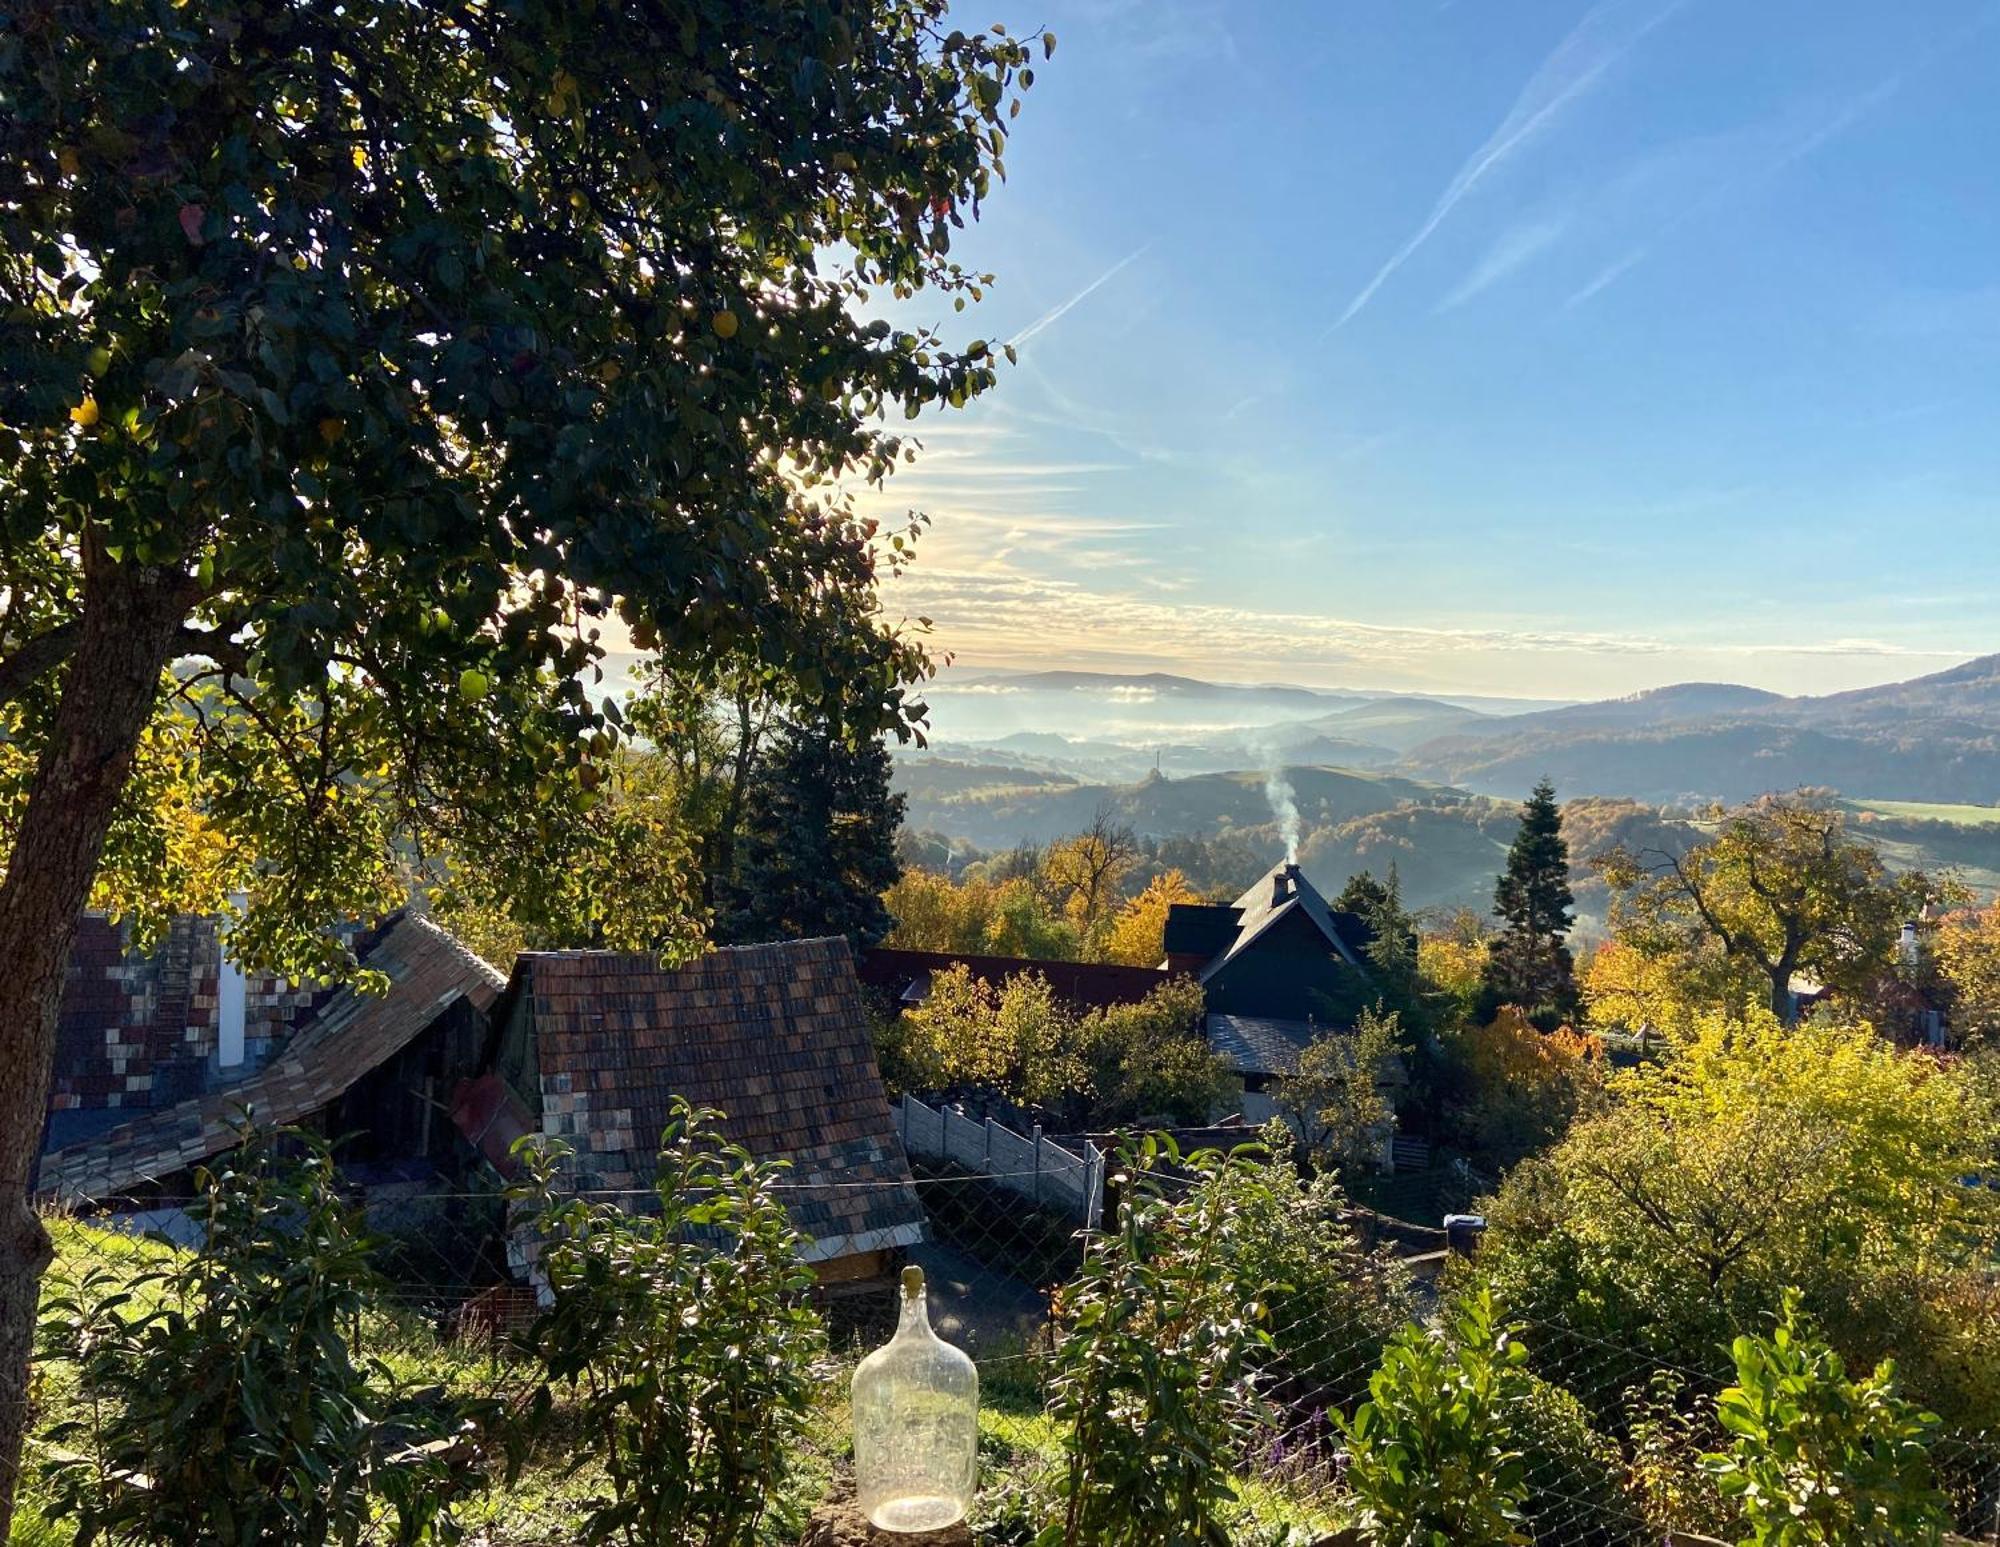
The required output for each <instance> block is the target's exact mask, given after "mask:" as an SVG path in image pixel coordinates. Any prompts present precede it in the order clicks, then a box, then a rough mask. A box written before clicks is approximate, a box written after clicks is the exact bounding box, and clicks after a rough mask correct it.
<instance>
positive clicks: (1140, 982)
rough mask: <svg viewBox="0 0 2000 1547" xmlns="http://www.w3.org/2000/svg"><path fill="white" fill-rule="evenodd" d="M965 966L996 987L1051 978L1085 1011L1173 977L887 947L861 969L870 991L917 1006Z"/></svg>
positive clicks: (865, 956)
mask: <svg viewBox="0 0 2000 1547" xmlns="http://www.w3.org/2000/svg"><path fill="white" fill-rule="evenodd" d="M960 964H962V965H963V966H964V967H965V970H966V971H967V972H969V973H971V974H972V975H973V976H974V977H975V978H978V979H980V980H981V981H982V982H986V983H991V984H992V985H993V986H994V987H995V988H998V987H999V986H1000V985H1001V984H1002V983H1004V982H1006V980H1007V979H1008V978H1011V977H1015V976H1017V975H1018V974H1020V973H1023V972H1034V973H1039V974H1041V976H1042V977H1044V978H1046V979H1047V980H1048V984H1049V987H1050V988H1051V989H1052V990H1054V992H1055V995H1056V997H1057V998H1058V999H1062V1000H1065V1001H1067V1002H1068V1003H1070V1004H1072V1005H1075V1006H1077V1007H1078V1008H1080V1009H1085V1010H1096V1009H1102V1008H1103V1007H1104V1006H1106V1005H1114V1004H1136V1003H1137V1002H1138V1001H1139V1000H1141V999H1144V998H1145V997H1146V996H1147V995H1148V994H1150V993H1151V992H1152V991H1153V990H1154V989H1156V988H1158V987H1159V986H1160V985H1161V984H1163V983H1165V982H1166V981H1167V974H1166V973H1164V972H1162V971H1161V970H1160V969H1159V968H1158V967H1128V966H1122V965H1120V964H1118V963H1116V962H1059V961H1037V960H1034V959H1031V958H1029V957H1025V956H969V955H967V954H965V953H964V952H962V951H905V950H898V949H894V948H891V947H887V946H877V947H876V948H875V949H874V950H872V951H866V952H863V953H862V956H861V960H860V962H859V964H858V965H857V967H856V969H855V970H856V972H857V973H858V974H859V976H860V978H861V981H862V982H864V983H866V984H867V985H868V986H869V987H871V988H880V989H885V990H887V991H888V992H889V994H890V995H891V996H892V997H895V998H897V999H904V1000H907V1001H909V1002H911V1003H915V1002H918V1001H920V1000H922V998H923V997H924V995H925V994H927V993H928V992H929V991H930V976H931V974H933V973H937V972H943V971H944V970H945V969H947V968H949V967H952V966H955V965H960ZM913 989H915V990H916V992H914V993H913V992H912V990H913Z"/></svg>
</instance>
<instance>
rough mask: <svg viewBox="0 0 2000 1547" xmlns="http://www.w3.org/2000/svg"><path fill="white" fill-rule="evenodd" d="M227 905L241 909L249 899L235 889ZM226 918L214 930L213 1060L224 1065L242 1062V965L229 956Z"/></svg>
mask: <svg viewBox="0 0 2000 1547" xmlns="http://www.w3.org/2000/svg"><path fill="white" fill-rule="evenodd" d="M229 901H230V905H231V906H232V907H233V908H234V909H235V910H236V911H237V912H241V911H242V910H243V908H244V907H245V906H246V905H247V904H248V903H249V901H250V899H249V898H247V897H245V896H244V895H243V894H242V893H241V892H234V893H232V894H231V895H230V898H229ZM229 920H230V915H229V914H224V915H223V918H222V924H221V927H219V928H218V929H217V930H216V932H215V1061H216V1062H217V1063H218V1064H220V1065H221V1066H222V1067H223V1068H225V1069H234V1068H236V1067H238V1066H239V1065H241V1064H242V1062H243V993H244V983H243V969H242V968H241V967H239V966H237V965H236V963H235V962H233V961H231V960H230V959H229Z"/></svg>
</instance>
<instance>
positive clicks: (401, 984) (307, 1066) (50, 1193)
mask: <svg viewBox="0 0 2000 1547" xmlns="http://www.w3.org/2000/svg"><path fill="white" fill-rule="evenodd" d="M362 964H363V965H364V966H366V967H369V968H371V969H373V970H375V971H378V972H381V973H384V974H386V975H387V977H388V979H389V989H388V991H387V992H386V993H383V994H364V993H359V992H357V991H356V990H355V989H353V988H342V989H340V990H338V991H337V992H336V993H334V994H333V995H332V997H330V998H329V999H328V1000H327V1001H326V1003H325V1004H324V1005H322V1006H321V1007H320V1010H319V1013H318V1014H317V1015H315V1016H314V1017H313V1018H312V1020H311V1021H310V1022H308V1023H307V1024H306V1025H305V1026H304V1027H302V1028H301V1029H300V1031H299V1033H298V1035H297V1036H295V1037H294V1038H293V1039H292V1041H291V1043H290V1044H289V1045H288V1046H287V1047H286V1048H285V1050H284V1051H283V1052H282V1053H280V1054H279V1055H278V1056H277V1057H276V1058H275V1059H273V1060H272V1061H271V1063H270V1064H268V1065H267V1066H266V1067H265V1068H264V1069H262V1070H261V1071H260V1072H258V1073H257V1074H255V1075H253V1076H251V1077H250V1078H249V1079H247V1080H244V1081H242V1082H241V1083H239V1084H236V1085H232V1086H230V1087H228V1088H227V1089H225V1090H220V1091H217V1092H214V1093H213V1094H210V1095H206V1096H199V1097H195V1098H193V1099H191V1100H188V1101H183V1102H180V1103H179V1104H177V1105H175V1106H170V1107H161V1108H157V1109H155V1110H152V1111H149V1112H146V1113H145V1114H144V1115H143V1116H141V1117H138V1118H137V1119H136V1120H135V1121H133V1122H129V1123H123V1124H120V1125H119V1126H118V1127H116V1128H111V1129H108V1130H106V1131H105V1132H103V1133H99V1134H96V1135H94V1136H93V1137H91V1138H89V1139H86V1140H83V1141H81V1142H79V1143H76V1144H72V1145H70V1146H68V1147H66V1148H63V1149H56V1150H50V1151H49V1152H48V1153H47V1154H46V1155H44V1156H43V1157H42V1166H41V1174H40V1178H39V1181H38V1185H37V1192H38V1193H39V1194H40V1195H42V1196H44V1197H48V1198H52V1199H57V1200H60V1201H62V1202H65V1203H78V1202H86V1201H94V1200H102V1199H109V1198H115V1197H119V1196H121V1195H124V1194H127V1193H130V1192H132V1191H134V1190H135V1189H137V1188H140V1187H142V1186H145V1185H146V1184H148V1183H150V1182H152V1181H154V1180H156V1179H160V1178H165V1177H169V1176H172V1175H174V1174H175V1173H176V1172H180V1171H185V1170H186V1169H187V1168H188V1167H189V1166H192V1165H195V1164H197V1163H198V1162H200V1161H203V1160H207V1159H208V1158H209V1157H211V1156H213V1155H217V1154H220V1153H221V1152H222V1151H224V1150H226V1149H229V1148H230V1147H231V1146H233V1145H234V1144H235V1142H236V1127H235V1124H236V1122H237V1119H238V1117H239V1115H240V1114H241V1112H242V1111H243V1110H244V1109H246V1108H247V1109H248V1110H249V1111H251V1112H252V1113H253V1114H254V1115H255V1118H256V1121H257V1122H258V1123H259V1124H260V1125H261V1126H281V1125H283V1124H286V1123H293V1122H297V1121H298V1120H299V1119H301V1118H303V1117H307V1116H310V1115H311V1114H312V1113H314V1112H317V1111H319V1110H320V1109H321V1108H323V1107H325V1106H327V1105H329V1104H330V1103H331V1102H333V1101H335V1100H336V1099H338V1098H339V1097H340V1096H341V1095H342V1094H343V1093H345V1091H346V1090H347V1089H348V1087H349V1086H351V1085H353V1084H354V1083H355V1081H357V1080H359V1079H360V1078H361V1077H362V1076H363V1075H365V1074H367V1073H369V1071H371V1070H373V1069H375V1068H377V1067H379V1066H380V1065H381V1064H383V1063H385V1062H386V1061H387V1060H389V1059H391V1058H393V1057H395V1055H396V1054H398V1053H400V1052H401V1051H402V1050H403V1049H404V1048H406V1047H408V1046H409V1045H410V1043H411V1042H413V1041H414V1040H415V1039H416V1038H417V1037H418V1036H419V1035H420V1034H421V1033H422V1032H423V1031H424V1029H425V1028H426V1027H428V1026H430V1025H431V1024H432V1023H433V1022H434V1021H436V1019H437V1018H438V1016H439V1015H440V1014H442V1013H443V1012H444V1011H445V1010H446V1009H447V1008H449V1007H450V1006H451V1005H452V1004H453V1003H454V1002H455V1001H456V1000H458V999H460V998H465V999H469V1000H470V1001H471V1002H472V1003H473V1005H474V1006H475V1007H476V1008H477V1009H479V1010H481V1011H485V1010H487V1009H489V1008H491V1006H492V1005H493V1003H494V1001H495V1000H497V999H498V998H499V996H500V993H501V990H502V989H504V988H505V987H506V979H505V978H503V977H502V976H501V975H500V974H499V972H497V971H496V970H494V968H492V967H491V966H489V965H487V963H485V962H483V961H481V960H480V959H479V958H478V957H477V956H475V955H473V953H472V952H471V951H469V950H467V949H466V948H465V947H464V946H463V945H461V944H460V943H459V942H458V941H457V940H456V939H454V938H453V937H452V936H451V935H449V934H447V933H446V932H445V931H444V930H443V929H441V928H439V927H438V926H437V925H436V924H434V923H432V922H431V921H430V920H429V919H427V918H421V917H418V916H416V915H414V914H406V915H405V916H403V917H402V918H400V919H398V920H396V921H395V922H394V923H393V924H392V925H390V927H389V928H388V929H387V930H386V931H385V932H384V934H383V935H382V937H381V939H380V940H379V941H377V942H376V944H375V946H374V948H373V949H372V950H370V951H368V952H367V954H366V955H365V956H364V957H363V958H362Z"/></svg>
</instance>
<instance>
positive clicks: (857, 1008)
mask: <svg viewBox="0 0 2000 1547" xmlns="http://www.w3.org/2000/svg"><path fill="white" fill-rule="evenodd" d="M496 1019H497V1021H498V1027H497V1035H496V1040H495V1044H494V1056H493V1060H492V1064H491V1068H490V1070H489V1073H488V1075H487V1076H486V1078H485V1079H484V1080H483V1081H481V1082H475V1083H474V1084H473V1085H471V1086H469V1087H468V1088H466V1089H465V1090H464V1091H462V1092H461V1093H460V1097H459V1099H458V1100H457V1101H455V1103H454V1106H455V1110H456V1111H457V1112H459V1113H462V1114H463V1116H462V1119H461V1120H462V1124H463V1125H464V1126H466V1127H467V1128H468V1130H469V1131H476V1132H477V1133H478V1135H479V1136H480V1137H481V1140H482V1147H483V1148H484V1149H486V1150H487V1152H488V1153H489V1155H491V1156H492V1157H494V1158H495V1159H496V1161H498V1162H499V1163H501V1164H504V1163H505V1162H504V1154H505V1149H506V1144H507V1142H508V1141H509V1140H510V1139H511V1138H512V1137H513V1136H515V1135H516V1134H518V1133H520V1132H523V1131H526V1132H539V1133H543V1134H547V1135H549V1136H551V1137H554V1138H558V1139H562V1140H564V1141H565V1142H566V1143H568V1144H569V1145H570V1146H572V1148H573V1150H574V1154H573V1156H572V1158H571V1160H570V1162H569V1165H570V1168H571V1173H572V1177H573V1180H574V1182H575V1183H576V1185H578V1186H579V1187H582V1188H587V1189H591V1190H603V1191H612V1192H620V1191H627V1190H631V1191H633V1192H634V1194H635V1199H634V1201H635V1204H643V1196H642V1195H643V1193H644V1191H645V1190H646V1189H648V1188H649V1187H650V1186H651V1183H652V1179H653V1172H654V1156H655V1153H656V1151H657V1149H658V1146H659V1139H660V1133H661V1130H662V1129H663V1128H664V1127H665V1126H666V1124H667V1121H668V1119H669V1118H670V1116H671V1115H672V1111H671V1109H672V1102H673V1098H674V1097H676V1096H681V1097H685V1098H686V1099H687V1100H688V1101H689V1102H691V1103H693V1104H694V1105H696V1106H704V1107H713V1108H715V1109H717V1110H719V1111H721V1112H722V1113H723V1114H724V1115H723V1118H722V1120H721V1122H720V1124H719V1128H720V1131H721V1132H722V1133H723V1135H724V1136H725V1137H727V1138H729V1139H730V1140H732V1141H733V1142H735V1143H737V1144H740V1145H742V1146H743V1147H744V1148H745V1149H747V1150H748V1151H750V1153H751V1154H752V1155H755V1156H756V1157H757V1158H758V1159H760V1160H781V1161H784V1162H786V1163H787V1165H788V1166H789V1168H790V1169H789V1171H788V1174H787V1175H786V1177H785V1180H784V1183H783V1184H782V1185H783V1188H784V1191H785V1195H786V1203H787V1207H788V1209H789V1211H790V1214H791V1216H792V1221H793V1223H794V1225H796V1226H797V1228H798V1229H799V1230H800V1231H801V1232H802V1233H803V1234H805V1235H806V1236H807V1237H809V1239H810V1245H809V1246H808V1247H807V1248H806V1251H805V1256H806V1258H807V1260H808V1261H810V1262H812V1263H813V1264H814V1266H815V1267H816V1268H817V1270H818V1271H819V1274H820V1277H821V1279H822V1280H823V1281H842V1280H863V1279H867V1280H872V1279H874V1278H878V1277H881V1276H884V1275H886V1273H887V1272H888V1271H889V1269H890V1266H891V1262H892V1258H893V1254H894V1253H896V1252H897V1251H899V1250H900V1249H901V1248H904V1247H907V1246H912V1245H915V1244H916V1243H917V1242H919V1241H921V1240H923V1239H924V1228H925V1227H924V1211H923V1206H922V1204H921V1202H920V1201H919V1199H918V1197H917V1192H916V1188H915V1187H914V1185H912V1180H911V1176H910V1167H909V1161H908V1159H907V1158H906V1157H905V1155H904V1152H903V1144H902V1139H901V1136H900V1134H899V1132H898V1130H897V1127H896V1123H895V1120H894V1118H893V1117H892V1116H891V1113H890V1108H889V1101H888V1096H887V1093H886V1092H885V1091H884V1089H883V1085H882V1075H881V1070H880V1068H879V1067H878V1066H877V1064H876V1061H875V1046H874V1040H873V1037H872V1034H871V1031H870V1026H869V1020H868V1014H867V1010H866V1007H865V1005H864V1004H863V1001H862V995H861V984H860V981H859V980H858V979H857V978H856V976H855V972H854V960H853V957H852V955H851V954H850V952H849V950H848V946H847V942H846V941H845V940H843V939H839V938H837V937H836V938H833V939H825V940H784V941H778V942H775V943H773V944H769V945H751V946H729V947H724V948H721V949H718V950H712V951H709V952H708V953H707V954H705V955H703V956H701V957H699V958H697V959H696V960H694V961H692V962H689V963H688V964H686V965H685V966H681V967H666V966H663V965H662V964H661V963H660V961H659V960H658V958H656V957H653V956H650V955H631V954H625V953H620V952H613V951H531V952H527V953H524V954H523V955H522V956H521V958H520V959H519V961H518V962H517V963H516V965H515V968H514V976H513V979H512V982H511V983H510V985H509V987H508V991H507V1000H506V1003H505V1004H504V1005H503V1006H502V1007H501V1008H500V1010H499V1011H498V1012H497V1015H496ZM476 1125H483V1126H476Z"/></svg>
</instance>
